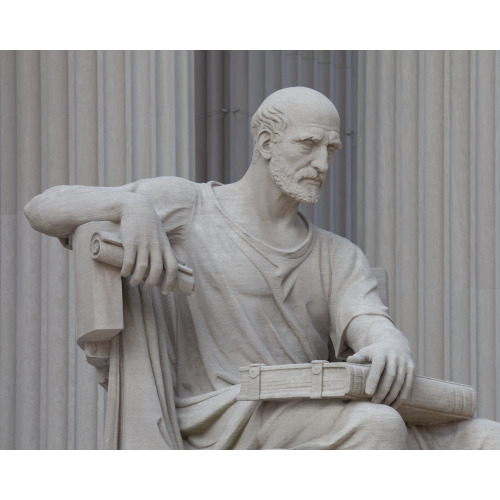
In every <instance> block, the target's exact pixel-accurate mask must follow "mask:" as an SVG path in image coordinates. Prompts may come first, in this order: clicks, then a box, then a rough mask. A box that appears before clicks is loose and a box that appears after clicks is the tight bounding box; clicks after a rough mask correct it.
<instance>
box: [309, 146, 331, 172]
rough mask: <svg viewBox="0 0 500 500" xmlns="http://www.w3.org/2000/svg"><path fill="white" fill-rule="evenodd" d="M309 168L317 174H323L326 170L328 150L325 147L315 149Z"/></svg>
mask: <svg viewBox="0 0 500 500" xmlns="http://www.w3.org/2000/svg"><path fill="white" fill-rule="evenodd" d="M311 166H312V167H313V168H315V169H316V170H317V171H318V172H320V173H322V174H324V173H326V171H327V170H328V167H329V165H328V149H327V147H326V146H319V147H317V148H316V151H315V154H314V158H313V161H312V163H311Z"/></svg>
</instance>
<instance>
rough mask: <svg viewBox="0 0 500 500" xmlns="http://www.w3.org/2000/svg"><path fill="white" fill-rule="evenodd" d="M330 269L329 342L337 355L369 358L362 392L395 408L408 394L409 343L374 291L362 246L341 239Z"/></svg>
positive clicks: (353, 360) (355, 359)
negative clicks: (330, 333) (330, 326)
mask: <svg viewBox="0 0 500 500" xmlns="http://www.w3.org/2000/svg"><path fill="white" fill-rule="evenodd" d="M333 269H334V271H335V273H334V274H335V276H334V279H333V281H334V283H335V285H334V287H333V290H332V318H334V322H335V328H334V332H335V333H334V335H333V336H332V341H333V343H334V347H335V351H336V355H337V357H339V358H346V357H347V356H348V352H349V351H350V352H351V353H352V351H354V354H352V355H351V356H349V357H347V361H348V362H351V363H371V369H370V374H369V376H368V380H367V383H366V389H365V391H366V393H367V394H368V395H369V396H372V401H373V402H374V403H383V404H387V405H391V406H393V407H398V406H399V405H400V404H402V403H404V402H405V401H406V400H407V399H408V398H409V396H410V391H411V386H412V383H413V377H414V363H413V360H412V357H411V350H410V344H409V342H408V340H407V339H406V337H405V336H404V335H403V334H402V333H401V332H400V331H399V330H398V329H397V328H395V326H394V324H393V322H392V320H391V319H390V317H389V315H388V309H387V307H386V306H384V304H383V303H382V301H381V299H380V296H379V294H378V292H377V284H378V282H377V279H376V278H375V276H374V275H373V273H372V271H371V268H370V265H369V263H368V261H367V259H366V257H365V256H364V255H363V253H362V252H361V250H360V249H359V248H358V247H356V246H355V245H353V244H351V243H349V242H347V241H346V240H342V241H341V243H340V244H339V245H338V246H337V247H336V252H335V257H334V263H333Z"/></svg>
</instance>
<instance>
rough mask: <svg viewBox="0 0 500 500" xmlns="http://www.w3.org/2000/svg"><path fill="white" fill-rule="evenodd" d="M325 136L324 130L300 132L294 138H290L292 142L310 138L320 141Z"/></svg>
mask: <svg viewBox="0 0 500 500" xmlns="http://www.w3.org/2000/svg"><path fill="white" fill-rule="evenodd" d="M324 137H325V132H321V133H315V132H307V131H306V132H300V133H299V134H298V136H297V138H296V139H292V141H293V142H300V141H307V140H308V139H311V140H313V141H316V142H319V141H322V140H323V139H324Z"/></svg>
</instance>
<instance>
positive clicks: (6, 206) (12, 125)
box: [0, 51, 18, 450]
mask: <svg viewBox="0 0 500 500" xmlns="http://www.w3.org/2000/svg"><path fill="white" fill-rule="evenodd" d="M16 130H17V114H16V54H15V53H14V52H7V51H2V52H0V246H1V251H0V282H1V287H2V293H1V294H0V317H1V321H0V449H2V450H5V449H13V448H14V447H15V422H16V383H15V380H16V364H17V362H16V335H15V332H16V319H17V308H18V305H17V301H16V297H17V286H18V285H17V267H18V264H17V255H16V246H17V245H16V242H17V238H18V229H17V196H16V193H17V178H16V169H15V167H16Z"/></svg>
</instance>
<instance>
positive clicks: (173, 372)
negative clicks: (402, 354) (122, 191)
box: [105, 178, 500, 449]
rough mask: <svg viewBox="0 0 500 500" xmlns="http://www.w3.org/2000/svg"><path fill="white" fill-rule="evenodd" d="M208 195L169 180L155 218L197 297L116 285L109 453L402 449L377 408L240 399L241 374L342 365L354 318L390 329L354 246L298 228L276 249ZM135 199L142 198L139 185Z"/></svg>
mask: <svg viewBox="0 0 500 500" xmlns="http://www.w3.org/2000/svg"><path fill="white" fill-rule="evenodd" d="M215 186H217V183H213V182H212V183H208V184H196V183H193V182H190V181H186V180H183V179H179V178H172V179H171V182H170V183H169V189H168V191H167V192H165V204H164V205H162V206H161V207H156V208H157V212H158V214H159V216H160V219H161V220H162V222H163V225H164V228H165V231H166V233H167V236H168V237H169V241H170V243H171V245H172V247H173V248H174V250H175V252H176V254H177V255H178V257H179V260H180V261H182V262H184V263H185V264H186V265H187V266H189V267H191V268H192V269H193V275H194V277H195V291H194V293H193V294H192V295H190V296H183V295H180V294H175V293H169V294H168V295H167V296H163V295H161V293H160V290H159V287H155V288H153V289H152V290H149V291H145V290H143V289H142V288H141V287H140V286H138V287H130V286H129V285H128V282H127V280H124V287H123V301H124V311H125V318H124V319H125V328H124V330H123V332H122V333H121V334H120V335H119V336H117V337H115V339H114V340H113V343H112V353H111V361H110V374H109V384H108V405H107V415H106V426H105V447H106V448H110V449H116V448H119V449H182V448H186V449H230V448H297V449H311V448H318V449H326V448H329V449H332V448H333V449H335V448H336V449H339V448H365V449H366V448H384V449H388V448H391V447H395V448H402V447H405V443H406V441H407V437H408V435H407V429H406V427H405V425H404V423H403V422H402V420H401V419H400V417H399V415H398V414H397V412H396V411H395V410H393V409H392V408H390V407H387V406H384V405H374V404H372V403H370V402H350V403H345V402H341V401H325V400H320V401H288V402H280V403H277V402H259V401H237V400H236V398H237V396H238V393H239V384H240V377H239V371H238V368H239V367H241V366H247V365H249V364H251V363H264V364H267V365H281V364H292V363H308V362H311V361H312V360H317V359H330V360H343V359H345V358H346V357H347V356H348V355H349V354H350V352H351V351H350V348H349V345H348V344H347V342H346V338H347V337H346V334H347V332H348V329H349V327H350V325H351V322H352V320H353V319H354V318H356V317H358V316H365V317H373V319H374V320H376V324H377V327H378V328H384V329H391V328H394V325H393V324H392V322H391V320H390V318H389V316H388V310H387V308H386V307H385V306H384V305H383V303H382V302H381V300H380V298H379V296H378V294H377V291H376V287H377V281H376V278H375V277H374V276H373V274H372V273H371V270H370V266H369V264H368V262H367V260H366V258H365V257H364V255H363V253H362V252H361V251H360V249H359V248H358V247H356V246H355V245H354V244H352V243H351V242H349V241H348V240H346V239H344V238H341V237H340V236H336V235H334V234H332V233H329V232H327V231H324V230H321V229H319V228H317V227H315V226H313V225H312V224H310V223H308V222H307V221H306V220H305V219H304V221H305V223H306V225H307V228H308V231H307V237H306V239H305V240H304V241H303V242H302V243H301V244H300V245H299V246H297V247H296V248H292V249H279V248H274V247H271V246H269V245H267V244H266V243H264V242H262V241H260V240H258V239H256V238H254V237H253V236H251V235H249V234H248V233H247V232H245V230H244V229H243V228H242V227H241V226H239V225H238V224H237V223H236V222H235V221H233V220H232V219H231V217H230V215H229V214H227V213H226V212H225V210H224V208H223V207H222V206H221V204H220V203H219V201H218V199H217V197H216V195H215V194H214V188H215ZM137 191H138V192H140V193H141V194H144V195H145V196H147V195H148V193H147V191H146V192H143V191H141V185H140V184H139V185H138V187H137ZM349 335H350V336H352V335H356V332H355V331H350V332H349ZM374 407H377V408H374ZM386 424H387V425H389V426H392V427H391V428H390V430H389V431H388V433H387V434H388V435H390V436H392V438H389V439H387V437H384V436H381V437H377V436H376V435H374V433H373V428H374V426H375V427H377V428H379V427H381V426H384V425H386ZM473 425H474V424H473ZM394 429H396V431H394ZM410 430H411V432H410V434H409V435H411V436H412V437H411V438H408V440H409V441H408V442H410V445H412V446H414V447H420V448H422V447H423V448H425V447H431V448H432V447H438V446H437V444H436V443H435V442H434V438H433V437H429V436H430V434H429V433H427V434H425V435H424V434H423V431H422V430H419V429H416V428H414V429H410ZM394 432H396V433H397V434H398V436H395V434H394ZM440 432H441V434H440V435H444V438H443V439H447V440H448V441H450V440H451V439H452V438H449V432H448V434H447V433H446V431H440ZM488 432H489V431H488ZM382 434H383V433H382ZM438 434H439V433H438ZM456 435H457V433H456V432H455V433H454V434H453V436H456ZM484 435H485V434H484V432H483V434H481V436H484ZM384 439H385V440H386V441H384ZM377 440H378V441H377ZM499 444H500V443H499ZM461 445H462V444H461V443H458V444H457V446H461Z"/></svg>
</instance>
